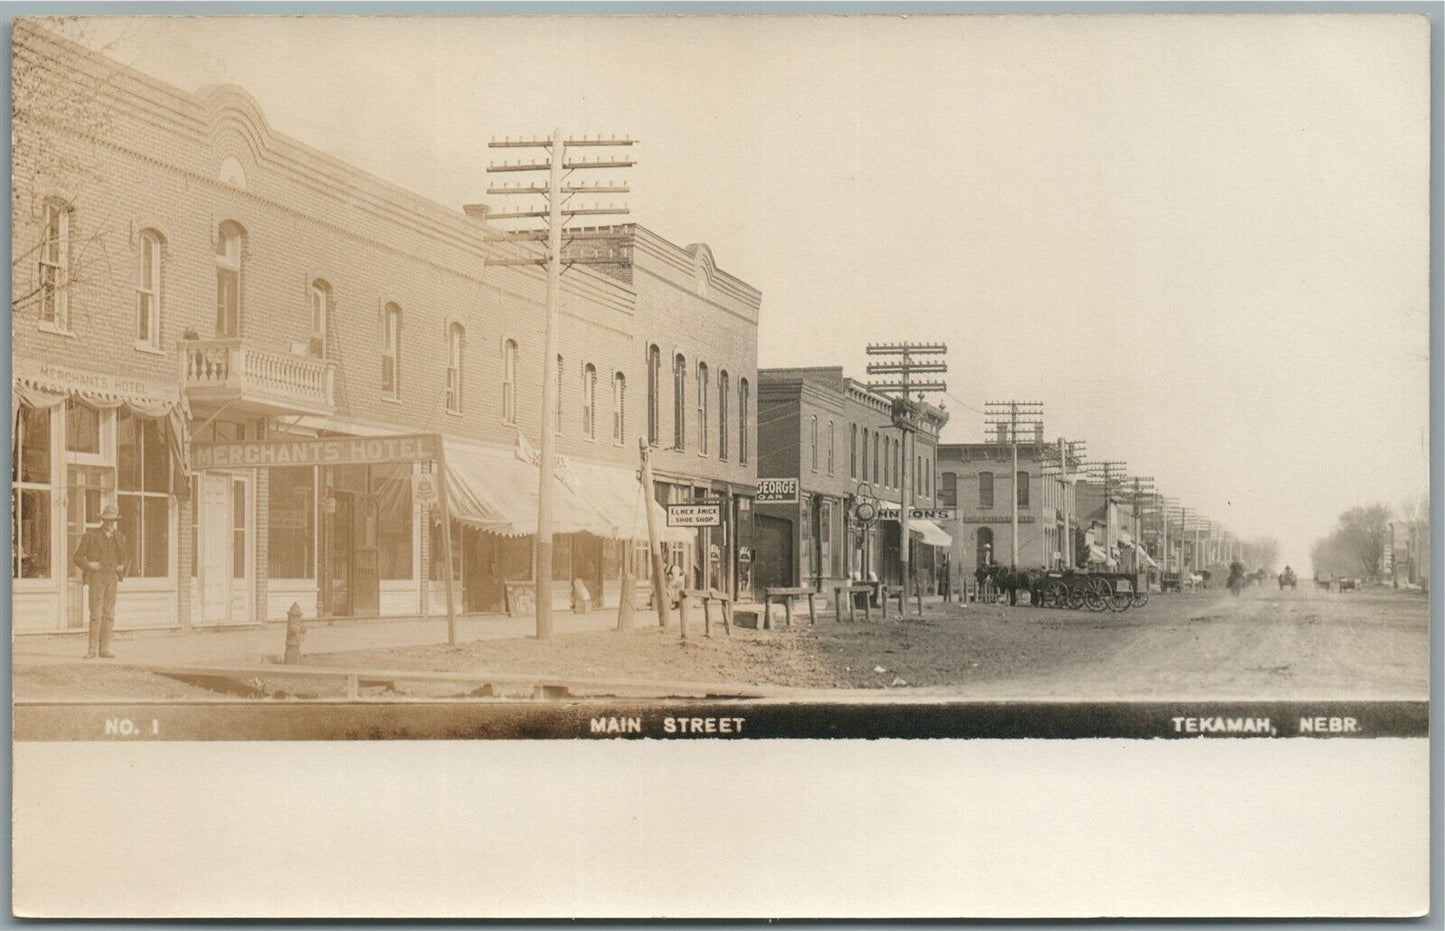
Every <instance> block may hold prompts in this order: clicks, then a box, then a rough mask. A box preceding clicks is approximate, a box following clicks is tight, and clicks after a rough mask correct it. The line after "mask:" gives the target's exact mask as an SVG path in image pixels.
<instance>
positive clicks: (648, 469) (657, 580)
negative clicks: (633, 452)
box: [637, 436, 687, 637]
mask: <svg viewBox="0 0 1445 931" xmlns="http://www.w3.org/2000/svg"><path fill="white" fill-rule="evenodd" d="M637 445H638V446H639V447H641V449H642V492H643V497H644V498H646V499H647V500H646V501H644V502H643V504H644V506H645V507H646V508H647V552H648V553H649V554H650V555H651V557H652V603H653V604H655V605H657V623H659V624H661V625H662V626H663V627H666V626H668V624H669V623H670V621H669V619H670V618H671V616H672V606H671V605H670V604H668V602H667V585H666V582H665V580H664V579H663V577H662V572H663V569H662V540H661V539H659V537H658V533H657V514H656V513H655V511H654V510H653V501H654V500H655V499H654V497H653V496H654V495H655V494H656V493H655V492H654V491H653V489H652V449H651V447H649V446H648V445H647V437H645V436H639V437H638V438H637ZM682 635H683V637H686V636H687V630H686V629H684V630H683V633H682Z"/></svg>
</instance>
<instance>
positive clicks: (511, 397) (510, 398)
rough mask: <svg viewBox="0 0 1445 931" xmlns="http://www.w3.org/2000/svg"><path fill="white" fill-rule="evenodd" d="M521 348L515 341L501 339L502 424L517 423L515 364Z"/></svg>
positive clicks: (507, 338) (505, 338)
mask: <svg viewBox="0 0 1445 931" xmlns="http://www.w3.org/2000/svg"><path fill="white" fill-rule="evenodd" d="M520 356H521V347H520V346H519V345H518V343H517V341H516V340H515V339H512V338H511V337H504V338H503V339H502V423H504V424H508V425H515V424H516V423H517V363H518V361H519V357H520Z"/></svg>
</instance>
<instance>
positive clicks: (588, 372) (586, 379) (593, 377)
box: [582, 362, 597, 440]
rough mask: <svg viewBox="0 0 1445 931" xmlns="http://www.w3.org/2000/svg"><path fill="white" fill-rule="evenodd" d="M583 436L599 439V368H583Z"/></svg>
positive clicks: (591, 365) (590, 365) (593, 366)
mask: <svg viewBox="0 0 1445 931" xmlns="http://www.w3.org/2000/svg"><path fill="white" fill-rule="evenodd" d="M582 435H583V436H585V437H587V439H589V440H595V439H597V366H595V365H593V364H592V363H591V362H588V363H587V364H586V365H584V366H582Z"/></svg>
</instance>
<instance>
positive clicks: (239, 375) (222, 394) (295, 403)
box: [181, 338, 336, 413]
mask: <svg viewBox="0 0 1445 931" xmlns="http://www.w3.org/2000/svg"><path fill="white" fill-rule="evenodd" d="M335 381H336V365H335V363H332V362H327V361H326V360H324V359H316V358H312V357H309V356H303V355H294V354H293V355H288V354H286V353H279V352H267V351H265V350H262V349H256V348H254V347H250V346H247V345H245V343H244V342H243V340H241V339H239V338H233V339H192V340H183V341H182V342H181V384H182V385H184V386H185V389H186V392H187V394H188V395H189V397H190V398H191V399H192V401H210V400H215V401H238V402H241V404H242V405H243V406H244V405H249V406H255V407H260V408H266V409H277V410H295V411H305V412H311V413H331V412H333V411H334V410H335V409H336V402H335Z"/></svg>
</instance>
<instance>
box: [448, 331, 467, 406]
mask: <svg viewBox="0 0 1445 931" xmlns="http://www.w3.org/2000/svg"><path fill="white" fill-rule="evenodd" d="M466 338H467V333H466V330H464V329H463V328H462V325H461V324H460V323H453V324H452V325H451V326H449V327H447V410H449V411H451V412H452V413H454V414H460V413H461V412H462V350H463V349H464V348H465V346H466Z"/></svg>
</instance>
